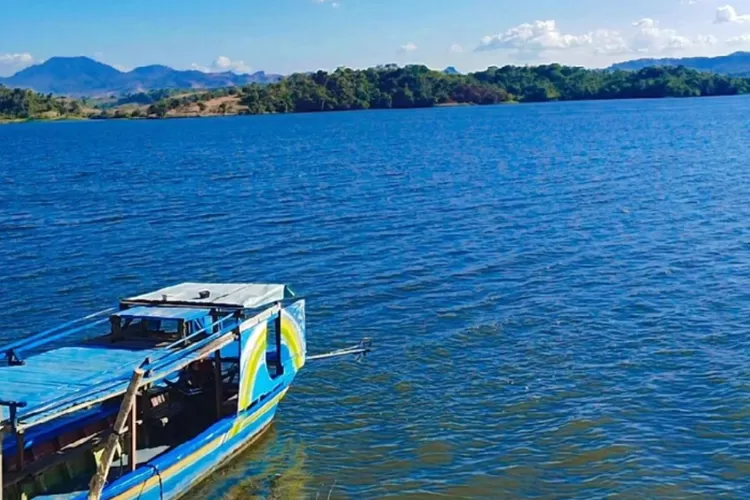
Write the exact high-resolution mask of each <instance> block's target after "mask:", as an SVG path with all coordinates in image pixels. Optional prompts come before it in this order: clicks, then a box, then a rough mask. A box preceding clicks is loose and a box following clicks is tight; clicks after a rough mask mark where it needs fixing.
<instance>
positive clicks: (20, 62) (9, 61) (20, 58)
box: [0, 52, 34, 66]
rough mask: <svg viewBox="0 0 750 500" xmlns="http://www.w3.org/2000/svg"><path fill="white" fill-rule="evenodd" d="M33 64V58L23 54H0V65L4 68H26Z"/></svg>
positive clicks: (26, 53)
mask: <svg viewBox="0 0 750 500" xmlns="http://www.w3.org/2000/svg"><path fill="white" fill-rule="evenodd" d="M33 63H34V57H33V56H32V55H31V54H29V53H28V52H25V53H23V54H0V64H2V65H4V66H28V65H30V64H33Z"/></svg>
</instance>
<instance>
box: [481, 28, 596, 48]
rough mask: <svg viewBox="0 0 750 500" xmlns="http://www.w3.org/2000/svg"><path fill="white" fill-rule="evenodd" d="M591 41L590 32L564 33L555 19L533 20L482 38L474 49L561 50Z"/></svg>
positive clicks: (588, 43) (587, 43)
mask: <svg viewBox="0 0 750 500" xmlns="http://www.w3.org/2000/svg"><path fill="white" fill-rule="evenodd" d="M591 43H592V38H591V34H590V33H589V34H584V35H566V34H563V33H561V32H560V31H559V30H558V29H557V23H556V22H555V21H551V20H549V21H534V22H533V23H525V24H519V25H518V26H516V27H514V28H511V29H509V30H508V31H506V32H505V33H500V34H497V35H488V36H485V37H484V38H482V40H481V41H480V43H479V45H478V46H477V47H476V49H475V51H477V52H482V51H487V50H499V49H516V50H518V51H521V52H536V53H538V52H541V51H545V50H561V49H569V48H573V47H580V46H582V45H590V44H591Z"/></svg>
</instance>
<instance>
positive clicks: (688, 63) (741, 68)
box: [609, 52, 750, 76]
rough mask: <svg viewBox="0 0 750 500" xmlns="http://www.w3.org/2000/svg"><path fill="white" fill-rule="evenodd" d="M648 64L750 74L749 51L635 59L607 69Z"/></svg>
mask: <svg viewBox="0 0 750 500" xmlns="http://www.w3.org/2000/svg"><path fill="white" fill-rule="evenodd" d="M649 66H685V67H686V68H690V69H695V70H698V71H710V72H711V73H719V74H723V75H733V76H750V52H734V53H732V54H729V55H726V56H718V57H684V58H667V59H635V60H633V61H625V62H621V63H617V64H614V65H612V66H610V67H609V69H611V70H618V69H621V70H629V71H636V70H639V69H643V68H647V67H649Z"/></svg>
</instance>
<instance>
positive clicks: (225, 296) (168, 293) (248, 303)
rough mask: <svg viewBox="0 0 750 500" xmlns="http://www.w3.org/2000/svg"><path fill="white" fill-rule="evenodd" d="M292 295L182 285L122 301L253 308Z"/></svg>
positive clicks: (255, 287) (281, 289) (255, 286)
mask: <svg viewBox="0 0 750 500" xmlns="http://www.w3.org/2000/svg"><path fill="white" fill-rule="evenodd" d="M290 296H293V293H292V292H291V290H289V288H288V287H286V286H284V285H270V284H259V283H234V284H226V283H182V284H180V285H174V286H170V287H167V288H162V289H161V290H157V291H155V292H150V293H146V294H143V295H138V296H137V297H131V298H129V299H125V300H123V301H122V302H123V303H125V304H149V305H178V306H197V307H228V308H244V309H256V308H260V307H263V306H265V305H268V304H272V303H274V302H279V301H282V300H284V299H285V298H288V297H290Z"/></svg>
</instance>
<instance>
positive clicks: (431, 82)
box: [0, 64, 750, 118]
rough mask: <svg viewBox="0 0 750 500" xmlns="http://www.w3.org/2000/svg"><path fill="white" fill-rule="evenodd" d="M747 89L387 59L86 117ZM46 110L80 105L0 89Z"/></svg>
mask: <svg viewBox="0 0 750 500" xmlns="http://www.w3.org/2000/svg"><path fill="white" fill-rule="evenodd" d="M744 93H750V78H736V77H730V76H725V75H717V74H712V73H701V72H698V71H695V70H691V69H687V68H684V67H649V68H644V69H641V70H639V71H604V70H587V69H584V68H578V67H568V66H560V65H558V64H552V65H545V66H527V67H518V66H505V67H502V68H497V67H491V68H489V69H487V70H485V71H480V72H477V73H471V74H468V75H460V74H448V73H445V72H439V71H434V70H430V69H428V68H427V67H425V66H406V67H403V68H400V67H397V66H393V65H388V66H380V67H377V68H370V69H367V70H352V69H347V68H341V69H338V70H336V71H334V72H332V73H327V72H325V71H318V72H315V73H305V74H303V73H297V74H294V75H291V76H289V77H288V78H285V79H284V80H283V81H281V82H278V83H273V84H268V85H260V84H251V85H247V86H245V87H229V88H222V89H217V90H189V91H184V90H183V91H178V90H163V91H150V92H147V93H138V94H130V95H127V96H125V97H123V98H121V99H119V100H116V101H113V102H110V103H109V104H107V105H104V104H102V105H101V106H99V107H100V112H99V113H94V114H92V115H91V117H92V118H113V117H114V118H124V117H157V118H161V117H164V116H195V115H215V114H263V113H291V112H316V111H337V110H351V109H390V108H417V107H432V106H437V105H447V104H496V103H502V102H509V101H518V102H545V101H573V100H588V99H631V98H649V97H651V98H654V97H693V96H715V95H734V94H744ZM108 108H114V109H108ZM46 112H51V113H53V114H54V113H56V114H58V115H69V116H75V115H76V114H78V113H80V112H81V104H80V103H78V102H76V101H71V100H65V99H56V98H53V97H52V96H51V95H41V94H36V93H34V92H31V91H23V90H8V89H2V90H1V91H0V117H6V118H7V117H10V118H26V117H37V116H41V115H43V114H44V113H46Z"/></svg>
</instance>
